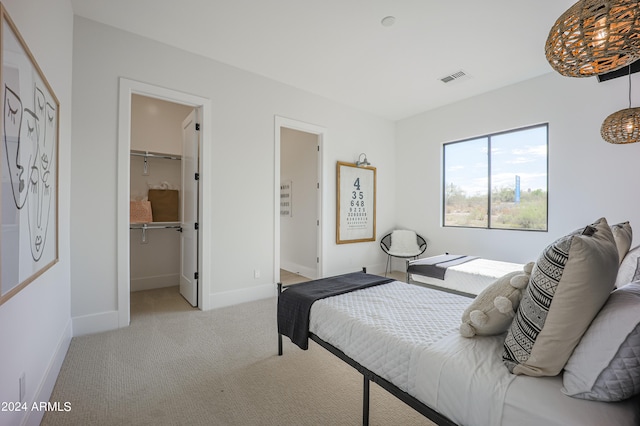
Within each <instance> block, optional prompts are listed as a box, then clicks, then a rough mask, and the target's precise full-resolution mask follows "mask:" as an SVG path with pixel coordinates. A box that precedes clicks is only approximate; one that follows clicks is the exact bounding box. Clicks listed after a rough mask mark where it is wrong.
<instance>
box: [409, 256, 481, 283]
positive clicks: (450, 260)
mask: <svg viewBox="0 0 640 426" xmlns="http://www.w3.org/2000/svg"><path fill="white" fill-rule="evenodd" d="M477 258H478V256H464V255H459V254H443V255H440V256H433V257H427V258H424V259H419V260H412V261H410V262H409V266H408V268H407V273H410V274H416V275H424V276H426V277H433V278H438V279H439V280H444V274H445V273H446V272H447V268H448V267H450V266H455V265H460V264H462V263H465V262H468V261H470V260H473V259H477Z"/></svg>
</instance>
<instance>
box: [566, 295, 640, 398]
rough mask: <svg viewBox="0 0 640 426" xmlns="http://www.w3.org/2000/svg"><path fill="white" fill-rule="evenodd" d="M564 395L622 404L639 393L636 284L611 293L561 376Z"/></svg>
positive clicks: (639, 334) (639, 336)
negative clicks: (621, 402) (620, 402)
mask: <svg viewBox="0 0 640 426" xmlns="http://www.w3.org/2000/svg"><path fill="white" fill-rule="evenodd" d="M562 383H563V385H564V388H563V389H562V392H563V393H564V394H566V395H569V396H572V397H574V398H580V399H590V400H594V401H607V402H610V401H622V400H624V399H627V398H629V397H631V396H633V395H636V394H638V393H640V282H637V283H635V282H634V283H631V284H628V285H626V286H624V287H621V288H619V289H617V290H616V291H614V292H613V293H611V296H609V299H607V303H605V305H604V306H603V307H602V309H601V310H600V312H599V313H598V315H597V316H596V317H595V319H594V320H593V322H592V323H591V325H590V326H589V329H588V330H587V332H586V333H585V334H584V336H582V339H581V340H580V343H579V344H578V346H576V348H575V350H574V351H573V354H571V358H569V361H568V362H567V365H566V366H565V367H564V373H563V376H562Z"/></svg>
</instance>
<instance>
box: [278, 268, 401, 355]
mask: <svg viewBox="0 0 640 426" xmlns="http://www.w3.org/2000/svg"><path fill="white" fill-rule="evenodd" d="M392 281H395V280H394V279H393V278H384V277H379V276H377V275H369V274H365V273H364V272H353V273H350V274H344V275H338V276H335V277H330V278H321V279H319V280H314V281H308V282H305V283H300V284H295V285H292V286H290V287H287V288H286V290H284V291H283V292H282V293H280V295H279V296H278V333H280V334H282V335H283V336H287V337H289V338H290V339H291V341H292V342H293V343H295V344H296V345H298V346H299V347H300V348H301V349H304V350H306V349H308V348H309V313H310V311H311V305H312V304H313V302H315V301H316V300H319V299H324V298H326V297H330V296H337V295H339V294H344V293H348V292H350V291H354V290H359V289H362V288H367V287H372V286H374V285H379V284H386V283H390V282H392Z"/></svg>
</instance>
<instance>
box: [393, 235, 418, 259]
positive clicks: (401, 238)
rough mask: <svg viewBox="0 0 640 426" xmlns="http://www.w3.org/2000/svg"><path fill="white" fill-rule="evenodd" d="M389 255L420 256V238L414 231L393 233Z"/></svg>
mask: <svg viewBox="0 0 640 426" xmlns="http://www.w3.org/2000/svg"><path fill="white" fill-rule="evenodd" d="M389 254H391V255H392V256H398V257H412V256H417V255H419V254H420V247H419V246H418V237H417V235H416V233H415V232H414V231H407V230H404V229H398V230H395V231H393V232H392V233H391V247H389Z"/></svg>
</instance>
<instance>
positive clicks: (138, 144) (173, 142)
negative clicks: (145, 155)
mask: <svg viewBox="0 0 640 426" xmlns="http://www.w3.org/2000/svg"><path fill="white" fill-rule="evenodd" d="M192 110H193V108H192V107H190V106H187V105H180V104H176V103H173V102H167V101H163V100H161V99H155V98H149V97H147V96H140V95H132V96H131V150H134V151H135V150H137V151H149V152H156V153H162V154H171V155H177V156H181V155H182V121H183V120H184V119H185V118H186V117H187V115H189V113H190V112H191V111H192Z"/></svg>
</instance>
